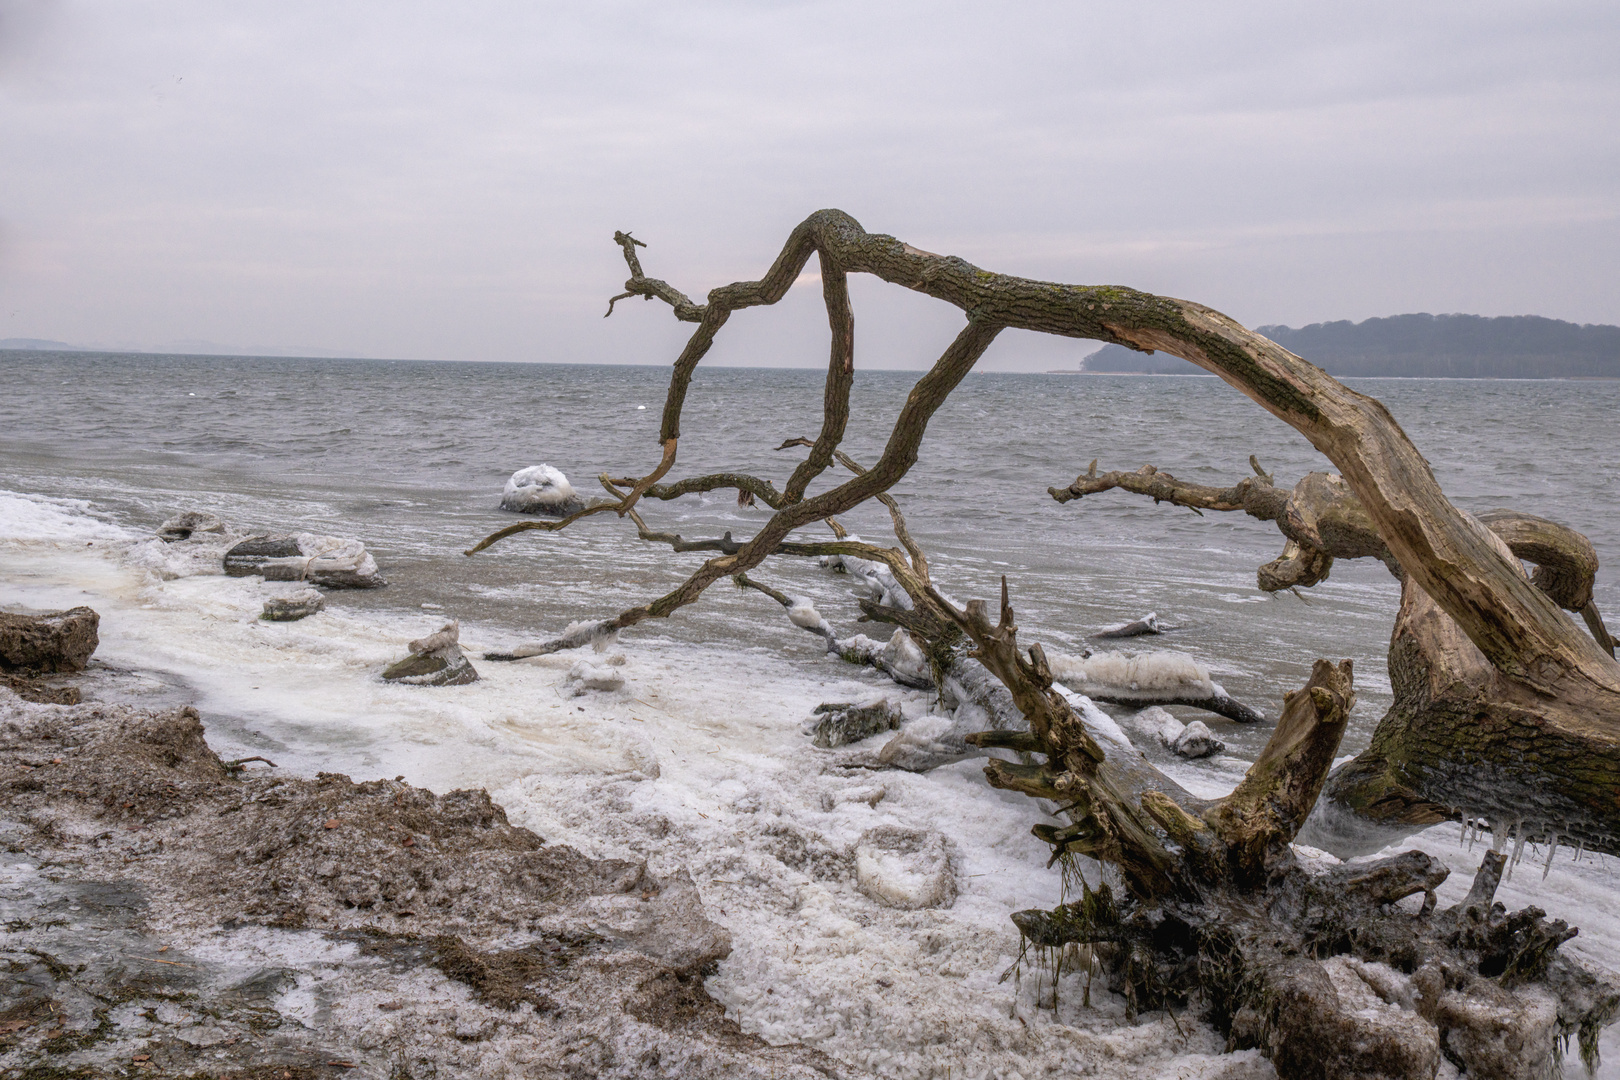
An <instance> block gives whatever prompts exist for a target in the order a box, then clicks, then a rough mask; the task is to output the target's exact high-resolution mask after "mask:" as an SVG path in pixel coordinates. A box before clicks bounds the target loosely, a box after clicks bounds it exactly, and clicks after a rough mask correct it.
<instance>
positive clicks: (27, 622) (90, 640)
mask: <svg viewBox="0 0 1620 1080" xmlns="http://www.w3.org/2000/svg"><path fill="white" fill-rule="evenodd" d="M100 625H101V616H99V615H97V614H96V613H95V612H94V611H91V610H90V609H89V608H87V607H76V608H69V609H68V610H66V611H47V612H42V613H40V614H36V615H22V614H14V613H12V612H7V611H0V671H17V672H29V673H36V674H37V673H44V672H64V671H83V670H84V666H85V664H87V663H89V661H90V654H91V653H93V652H95V651H96V646H97V645H99V644H100V643H101V639H100V638H99V637H97V636H96V629H97V627H99V626H100Z"/></svg>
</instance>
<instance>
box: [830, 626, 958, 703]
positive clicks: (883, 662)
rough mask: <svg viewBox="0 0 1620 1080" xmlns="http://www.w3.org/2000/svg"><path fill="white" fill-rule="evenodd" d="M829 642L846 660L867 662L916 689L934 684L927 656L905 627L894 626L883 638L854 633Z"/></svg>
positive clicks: (929, 688) (857, 662) (902, 683)
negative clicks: (892, 631)
mask: <svg viewBox="0 0 1620 1080" xmlns="http://www.w3.org/2000/svg"><path fill="white" fill-rule="evenodd" d="M831 646H832V649H833V650H836V651H837V653H838V655H839V656H840V657H842V658H843V659H844V660H846V661H848V662H849V663H851V664H870V665H872V666H873V667H875V668H877V669H878V670H879V671H881V672H883V673H885V674H886V675H888V676H889V678H891V679H893V680H894V681H895V682H897V683H899V684H900V685H901V686H910V687H913V688H914V689H918V690H932V689H933V688H934V673H933V671H932V669H930V668H929V666H928V658H927V657H926V656H924V655H923V651H922V649H921V648H919V647H918V645H917V643H916V642H915V641H913V640H911V635H909V634H907V633H906V632H905V631H904V630H896V631H895V632H894V634H893V635H891V636H890V638H889V640H888V641H886V642H883V641H873V640H872V639H871V638H869V637H867V636H866V635H865V634H856V635H855V636H853V637H847V638H841V639H839V640H836V641H833V642H832V643H831Z"/></svg>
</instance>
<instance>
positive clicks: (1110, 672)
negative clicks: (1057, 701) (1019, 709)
mask: <svg viewBox="0 0 1620 1080" xmlns="http://www.w3.org/2000/svg"><path fill="white" fill-rule="evenodd" d="M1051 662H1052V677H1053V678H1055V679H1061V680H1062V681H1063V682H1064V683H1066V684H1067V685H1068V686H1070V687H1071V688H1072V689H1074V690H1076V691H1078V692H1079V693H1082V694H1084V695H1086V696H1087V697H1089V698H1091V699H1092V700H1093V701H1105V702H1108V703H1109V704H1112V705H1136V706H1139V707H1140V706H1147V705H1191V706H1192V707H1194V708H1198V709H1205V710H1208V711H1209V712H1212V713H1216V714H1217V715H1220V716H1224V717H1226V718H1227V719H1228V720H1236V721H1237V722H1238V723H1240V724H1254V723H1259V722H1260V721H1262V720H1264V719H1265V716H1264V715H1263V714H1262V713H1260V712H1259V711H1257V710H1255V709H1252V708H1250V707H1249V706H1247V705H1245V704H1243V703H1242V702H1241V701H1238V700H1237V699H1236V698H1234V697H1232V695H1230V694H1228V693H1227V692H1226V688H1225V687H1223V686H1221V684H1220V683H1218V682H1216V681H1215V680H1214V679H1212V678H1210V675H1209V669H1208V668H1206V667H1205V666H1204V665H1203V664H1200V663H1199V662H1198V661H1197V660H1194V659H1193V658H1192V657H1190V656H1188V655H1187V654H1186V653H1182V652H1171V651H1168V650H1163V651H1158V652H1147V653H1123V652H1102V653H1092V654H1091V655H1090V656H1083V657H1079V656H1065V655H1063V654H1061V653H1054V654H1053V655H1052V657H1051Z"/></svg>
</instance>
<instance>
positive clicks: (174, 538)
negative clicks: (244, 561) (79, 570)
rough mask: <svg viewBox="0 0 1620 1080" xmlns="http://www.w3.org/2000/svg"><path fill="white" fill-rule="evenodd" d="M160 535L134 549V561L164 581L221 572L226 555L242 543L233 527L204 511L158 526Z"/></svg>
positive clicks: (191, 512)
mask: <svg viewBox="0 0 1620 1080" xmlns="http://www.w3.org/2000/svg"><path fill="white" fill-rule="evenodd" d="M157 536H158V538H157V539H156V540H151V541H147V542H146V543H143V544H137V545H136V546H135V547H134V548H132V549H131V550H130V561H131V562H133V563H135V564H136V565H137V566H144V567H146V568H147V569H149V570H151V571H152V572H153V573H155V574H156V575H157V576H158V577H160V578H162V579H163V580H164V581H173V580H175V579H176V578H185V577H197V576H199V575H204V574H217V573H219V572H220V568H221V566H222V564H223V562H224V559H225V553H226V552H227V551H229V550H230V549H231V548H232V547H233V546H235V545H236V544H237V543H239V542H241V540H242V536H241V534H239V533H237V532H235V531H234V530H232V529H231V527H230V525H228V524H227V523H225V522H224V521H222V520H221V519H220V518H218V517H216V516H215V515H213V514H210V513H207V512H205V511H200V510H187V511H186V512H185V513H182V514H176V515H174V516H173V517H171V518H169V519H168V520H167V521H165V522H164V523H163V524H162V525H159V526H158V530H157Z"/></svg>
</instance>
